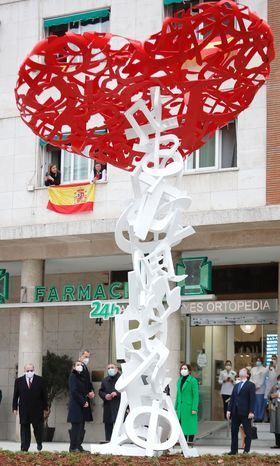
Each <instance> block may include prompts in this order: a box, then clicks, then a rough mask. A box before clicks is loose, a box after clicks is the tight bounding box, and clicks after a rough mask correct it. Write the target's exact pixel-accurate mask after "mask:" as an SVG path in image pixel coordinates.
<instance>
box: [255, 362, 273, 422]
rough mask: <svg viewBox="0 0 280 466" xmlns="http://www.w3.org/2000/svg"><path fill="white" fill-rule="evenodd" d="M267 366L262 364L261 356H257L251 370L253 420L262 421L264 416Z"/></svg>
mask: <svg viewBox="0 0 280 466" xmlns="http://www.w3.org/2000/svg"><path fill="white" fill-rule="evenodd" d="M268 373H269V368H268V367H264V366H263V358H261V357H259V358H258V359H257V361H256V366H255V367H253V368H252V370H251V381H252V382H253V383H254V384H255V390H256V409H255V420H256V422H262V421H263V418H264V410H265V401H264V393H265V383H266V377H267V376H268Z"/></svg>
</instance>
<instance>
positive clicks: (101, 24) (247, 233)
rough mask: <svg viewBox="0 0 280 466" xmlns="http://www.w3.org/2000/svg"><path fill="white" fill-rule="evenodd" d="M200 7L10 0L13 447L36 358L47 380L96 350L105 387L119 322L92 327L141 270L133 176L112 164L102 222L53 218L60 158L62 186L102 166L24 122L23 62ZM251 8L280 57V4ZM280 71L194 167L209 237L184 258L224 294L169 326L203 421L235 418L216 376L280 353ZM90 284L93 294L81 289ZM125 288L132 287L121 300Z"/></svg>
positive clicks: (98, 418)
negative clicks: (131, 252) (101, 300)
mask: <svg viewBox="0 0 280 466" xmlns="http://www.w3.org/2000/svg"><path fill="white" fill-rule="evenodd" d="M194 3H195V2H188V1H186V2H184V3H183V2H180V1H178V0H176V1H174V2H171V1H169V0H165V1H164V0H83V2H80V1H78V0H72V1H71V2H69V1H66V0H55V1H54V0H11V1H7V0H0V21H1V23H0V43H1V49H0V63H1V64H2V66H1V68H0V94H1V95H0V102H1V104H0V190H1V196H0V269H2V270H6V271H7V272H9V277H10V278H9V297H8V299H7V300H6V302H2V304H0V349H1V351H0V375H1V377H0V381H1V389H2V391H3V401H2V405H1V410H0V438H1V439H11V440H12V439H15V438H16V422H15V419H14V417H13V416H12V414H11V397H12V391H13V384H14V379H15V377H16V375H17V374H22V372H23V366H24V364H25V363H27V362H34V363H35V366H36V370H37V372H38V373H40V372H41V366H42V355H43V354H45V353H46V351H47V350H50V351H53V352H55V353H57V354H68V355H69V356H71V357H72V358H73V359H75V358H77V356H78V352H79V350H80V349H81V348H82V347H86V348H88V349H89V350H90V351H91V353H92V359H91V361H90V370H91V371H93V380H94V385H95V388H96V390H98V384H99V376H98V374H100V371H102V370H104V368H105V367H106V364H107V363H108V362H110V361H111V360H112V359H114V354H115V349H114V345H115V343H114V325H113V321H106V322H105V321H104V322H103V324H102V325H97V324H96V323H95V322H94V321H93V320H90V319H89V307H90V306H89V303H88V301H90V299H92V298H93V297H94V296H95V293H96V288H97V285H98V284H102V285H104V290H105V293H109V292H108V291H106V290H108V287H110V284H112V283H115V282H119V283H120V284H123V283H125V282H126V280H127V271H129V270H130V269H131V258H130V257H129V256H127V255H125V254H124V253H122V251H120V250H119V249H118V247H117V246H116V244H115V241H114V230H115V225H116V221H117V219H118V217H119V215H120V214H121V212H122V211H123V209H124V208H125V207H126V205H127V202H128V201H129V199H130V198H131V197H132V189H131V185H130V175H129V174H128V173H126V172H124V171H121V170H120V169H117V168H115V167H113V166H107V167H106V170H107V178H106V180H105V181H102V182H100V183H97V185H96V197H95V205H94V210H93V212H92V213H82V214H76V215H70V216H64V215H60V214H57V213H55V212H52V211H50V210H47V209H46V205H47V197H48V195H47V188H46V187H45V186H44V175H45V172H46V170H47V166H48V164H49V163H51V162H53V163H56V164H58V165H59V168H60V171H61V174H62V182H63V183H67V182H69V181H70V182H72V181H81V180H87V179H88V177H89V173H90V172H91V170H92V165H91V162H88V161H87V160H86V161H84V160H82V161H81V160H80V159H79V158H77V157H75V156H74V155H69V154H67V153H66V152H63V151H58V150H57V149H56V148H55V147H52V146H50V145H46V144H44V142H43V141H40V140H39V139H38V138H37V137H36V136H35V135H33V134H32V133H31V131H30V130H29V129H28V128H27V127H26V126H25V125H24V124H23V122H22V121H21V119H20V117H19V114H18V111H17V108H16V105H15V98H14V87H15V83H16V79H17V72H18V69H19V66H20V64H21V62H22V61H23V60H24V58H25V57H26V55H27V54H28V52H29V51H30V50H31V49H32V47H33V46H34V44H35V43H36V42H38V40H40V39H41V38H43V37H45V36H46V35H48V34H53V33H56V34H63V33H65V32H66V31H69V30H71V31H74V32H79V33H82V32H84V31H86V30H96V31H99V32H106V31H110V32H112V33H114V34H119V35H123V36H127V37H131V38H135V39H139V40H142V39H144V38H145V37H147V36H149V35H150V34H152V33H154V32H156V31H158V30H160V28H161V24H162V20H163V18H164V15H165V14H172V13H173V12H175V11H176V10H178V8H181V7H184V6H192V5H191V4H194ZM242 3H243V4H246V5H248V6H249V7H250V8H251V9H253V10H255V11H257V13H258V14H259V15H260V16H261V17H262V18H264V19H267V20H268V22H269V24H270V25H271V27H272V29H273V31H274V35H275V41H276V45H277V44H278V48H279V25H278V24H277V15H275V11H277V9H276V6H277V4H276V3H277V2H276V0H269V1H267V0H243V1H242ZM279 69H280V67H279V59H278V58H276V60H275V61H274V63H273V65H272V73H271V77H270V79H269V81H268V84H267V85H266V86H263V87H262V88H261V90H260V91H259V93H258V94H257V96H256V98H255V99H254V101H253V103H252V104H251V106H250V107H249V108H248V109H247V110H246V111H244V112H243V113H242V114H241V115H240V116H239V118H238V119H237V120H236V121H234V122H231V123H230V124H229V125H228V126H227V127H226V128H224V129H222V130H220V131H217V133H216V134H215V136H214V138H212V139H211V140H210V141H209V142H208V143H207V145H206V146H205V147H204V148H203V149H201V150H200V151H197V152H196V153H195V154H193V155H192V156H191V157H190V158H189V159H188V160H187V161H186V164H185V174H184V177H183V187H184V189H185V191H187V192H188V194H189V195H190V196H191V198H192V204H191V207H190V208H189V209H188V210H186V211H185V213H184V223H185V225H192V226H194V228H195V230H196V234H195V235H193V236H191V237H189V238H187V239H185V240H183V241H182V243H181V244H180V245H178V246H177V247H176V248H175V250H174V261H175V262H178V261H179V260H180V258H181V257H183V258H187V259H188V258H192V257H207V258H208V259H209V260H211V261H212V266H213V287H212V291H210V296H208V297H207V296H203V295H198V296H193V295H190V296H187V297H184V302H183V305H182V309H181V316H180V315H179V313H178V315H177V316H175V317H174V318H173V321H172V322H171V324H170V332H171V333H170V335H171V337H170V349H171V357H170V364H169V366H170V371H171V373H172V374H173V376H174V378H176V375H177V373H178V366H179V362H180V360H181V361H182V360H187V362H190V363H191V364H192V366H193V371H194V372H196V375H197V377H198V378H199V380H200V385H201V387H200V392H201V405H200V406H201V407H200V419H201V420H207V419H219V418H222V417H221V416H222V403H221V400H220V397H219V387H218V385H217V374H218V371H219V370H220V368H221V367H222V364H223V361H224V360H225V359H232V361H233V362H234V365H235V367H236V368H240V367H241V366H243V365H244V361H246V364H247V365H249V364H254V362H255V359H256V357H257V356H258V355H263V356H264V357H266V356H267V355H268V353H269V351H268V349H269V348H268V342H269V341H275V339H274V340H273V338H274V337H273V336H275V335H276V336H277V335H279V328H280V327H279V324H278V322H280V320H279V319H278V308H279V305H278V302H279V273H278V268H279V266H278V264H279V261H280V230H279V218H280V206H279V204H280V191H279V179H278V178H279V176H280V175H279V166H280V165H279V160H280V159H278V156H279V147H280V143H279V131H278V128H277V125H278V121H279V116H280V115H279V113H280V110H279ZM0 278H1V277H0ZM79 285H80V288H79ZM87 285H91V288H90V290H91V291H90V299H87V298H88V294H87V292H85V291H81V290H85V288H86V286H87ZM39 286H41V287H45V292H44V299H43V298H42V296H41V299H40V300H37V301H38V302H36V290H37V288H36V287H39ZM67 286H70V287H72V288H70V291H72V295H71V293H70V296H69V288H68V289H67ZM65 287H66V288H65ZM106 287H107V288H106ZM124 288H125V285H120V289H121V293H124ZM53 289H55V290H56V291H57V296H58V300H57V299H56V292H55V291H53V292H52V293H54V294H53V295H52V296H54V297H55V299H51V298H48V296H49V292H50V290H53ZM67 290H68V291H67ZM0 293H1V285H0ZM2 293H4V290H2ZM67 293H68V294H67ZM79 293H80V297H81V298H82V299H81V300H80V299H79ZM63 297H64V298H65V299H64V298H63ZM106 297H107V295H106ZM109 298H110V296H109ZM42 299H43V301H44V302H41V300H42ZM124 299H125V298H124ZM40 303H41V306H40V307H39V304H40ZM238 303H239V304H238ZM241 325H242V326H246V325H247V326H249V327H250V328H247V329H245V330H246V331H247V330H250V332H251V333H246V332H244V331H243V330H242V328H241V327H240V326H241ZM243 328H244V327H243ZM276 340H277V338H276ZM274 348H275V347H274ZM203 355H204V356H203ZM203 361H204V362H203ZM173 393H174V388H173ZM207 400H208V401H210V403H208V402H206V401H207ZM66 417H67V399H66V398H65V397H61V398H59V399H58V400H56V402H55V403H54V406H53V409H52V413H51V419H50V425H55V427H56V432H55V440H56V441H61V440H67V438H68V426H67V424H66ZM103 435H104V434H103V427H102V404H101V400H99V399H98V397H96V400H95V405H94V423H93V424H92V425H91V426H89V427H88V429H87V436H88V437H87V440H88V441H89V440H94V441H99V440H103Z"/></svg>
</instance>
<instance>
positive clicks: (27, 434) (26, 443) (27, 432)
mask: <svg viewBox="0 0 280 466" xmlns="http://www.w3.org/2000/svg"><path fill="white" fill-rule="evenodd" d="M30 425H31V424H30V423H28V424H20V440H21V445H20V449H21V451H28V450H29V447H30V442H31V429H30ZM43 425H44V424H43V422H41V423H39V424H33V423H32V427H33V432H34V436H35V439H36V442H37V444H40V443H42V441H43Z"/></svg>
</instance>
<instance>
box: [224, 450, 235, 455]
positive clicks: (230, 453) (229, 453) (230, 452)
mask: <svg viewBox="0 0 280 466" xmlns="http://www.w3.org/2000/svg"><path fill="white" fill-rule="evenodd" d="M226 455H237V453H235V452H234V451H229V452H228V453H226Z"/></svg>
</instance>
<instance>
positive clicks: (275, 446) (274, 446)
mask: <svg viewBox="0 0 280 466" xmlns="http://www.w3.org/2000/svg"><path fill="white" fill-rule="evenodd" d="M270 448H280V445H273V447H270Z"/></svg>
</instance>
